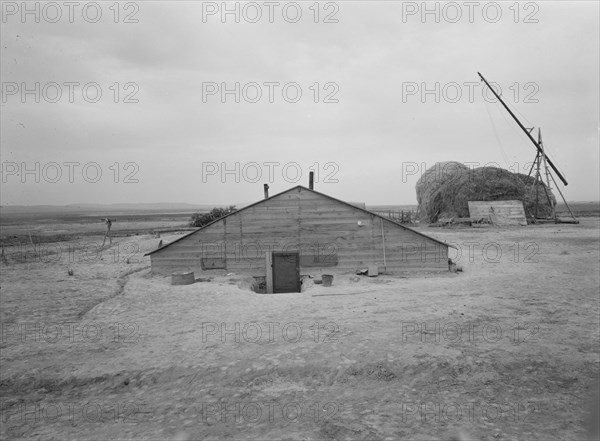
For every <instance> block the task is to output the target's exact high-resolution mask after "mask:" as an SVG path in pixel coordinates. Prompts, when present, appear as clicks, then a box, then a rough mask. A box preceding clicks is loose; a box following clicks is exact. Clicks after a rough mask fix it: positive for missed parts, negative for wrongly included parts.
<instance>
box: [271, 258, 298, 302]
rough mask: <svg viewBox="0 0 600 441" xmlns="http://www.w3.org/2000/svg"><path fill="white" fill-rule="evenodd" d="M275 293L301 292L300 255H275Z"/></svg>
mask: <svg viewBox="0 0 600 441" xmlns="http://www.w3.org/2000/svg"><path fill="white" fill-rule="evenodd" d="M273 292H274V293H282V292H300V254H299V253H273Z"/></svg>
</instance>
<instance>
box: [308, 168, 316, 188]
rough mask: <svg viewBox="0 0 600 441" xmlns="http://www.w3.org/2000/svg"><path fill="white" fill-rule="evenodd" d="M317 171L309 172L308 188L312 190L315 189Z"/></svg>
mask: <svg viewBox="0 0 600 441" xmlns="http://www.w3.org/2000/svg"><path fill="white" fill-rule="evenodd" d="M314 182H315V172H310V173H309V174H308V188H310V189H311V190H314V187H315V184H314Z"/></svg>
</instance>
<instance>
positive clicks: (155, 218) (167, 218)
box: [0, 211, 194, 246]
mask: <svg viewBox="0 0 600 441" xmlns="http://www.w3.org/2000/svg"><path fill="white" fill-rule="evenodd" d="M192 213H194V211H190V212H173V213H170V212H156V211H153V212H129V213H127V212H124V211H120V212H112V213H102V214H100V213H83V214H82V213H68V212H66V213H43V214H39V213H37V214H36V213H26V214H24V213H11V214H7V215H5V214H2V216H1V217H0V244H1V245H3V246H4V245H8V244H15V243H19V242H24V241H26V242H28V241H29V240H30V239H29V235H30V234H31V237H32V239H31V240H32V241H33V242H35V243H40V242H43V243H47V242H54V241H60V240H69V239H75V238H77V237H83V236H93V235H103V234H104V232H105V231H106V226H105V224H104V222H103V218H105V217H109V218H110V219H113V220H114V223H113V225H112V230H111V235H112V236H113V237H123V236H132V235H141V234H148V233H150V234H154V233H165V232H171V231H182V230H186V229H190V227H189V226H188V222H189V220H190V217H191V215H192Z"/></svg>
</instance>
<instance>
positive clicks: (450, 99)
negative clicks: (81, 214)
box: [1, 1, 600, 205]
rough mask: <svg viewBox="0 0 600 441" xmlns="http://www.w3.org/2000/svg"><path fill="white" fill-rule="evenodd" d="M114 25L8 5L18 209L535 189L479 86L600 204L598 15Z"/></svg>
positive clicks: (532, 7) (186, 13) (386, 15)
mask: <svg viewBox="0 0 600 441" xmlns="http://www.w3.org/2000/svg"><path fill="white" fill-rule="evenodd" d="M96 5H97V6H98V7H97V6H96ZM118 6H119V7H115V6H114V3H113V2H99V3H96V4H94V3H89V2H79V3H78V4H76V5H74V6H72V8H73V9H70V7H69V5H65V4H64V3H63V2H57V3H53V4H47V3H35V2H30V3H27V8H28V9H29V10H30V11H33V12H30V13H25V14H24V12H26V11H23V8H22V3H21V2H3V3H2V14H3V15H2V31H1V38H2V46H1V50H2V66H1V68H2V72H1V73H2V88H3V93H2V104H1V105H2V107H1V113H2V116H1V124H2V126H1V154H2V190H1V198H2V204H3V205H29V204H70V203H80V202H88V203H123V202H125V203H127V202H189V203H198V204H215V205H218V204H221V205H223V204H229V203H241V202H253V201H255V200H258V199H260V198H262V195H263V189H262V187H263V184H264V183H269V185H270V188H271V189H270V192H271V194H275V193H278V192H280V191H284V190H286V189H288V188H290V187H292V186H294V185H297V184H302V185H305V186H308V173H309V171H310V170H314V171H317V172H318V174H317V179H316V180H317V183H316V184H315V188H316V189H317V190H319V191H322V192H324V193H327V194H330V195H332V196H334V197H337V198H340V199H343V200H348V201H362V202H366V203H367V204H371V205H374V204H411V203H416V196H415V190H414V186H415V183H416V181H417V179H418V177H419V173H420V172H421V171H424V169H425V168H427V167H429V166H431V165H433V164H434V163H435V162H438V161H448V160H454V161H460V162H470V163H474V165H476V164H480V165H485V164H489V163H495V164H498V165H499V166H501V167H503V168H509V167H511V168H512V169H513V171H521V172H522V171H523V170H525V173H527V172H528V164H527V163H530V162H531V161H532V160H533V158H534V157H535V147H534V146H533V145H532V144H531V142H530V141H529V140H528V139H527V137H526V136H525V135H524V134H523V133H522V132H521V131H520V129H519V128H518V126H517V125H516V123H515V122H514V121H512V120H511V119H510V116H509V115H508V113H507V112H506V111H505V110H504V109H503V108H501V106H500V104H498V103H497V102H493V101H495V100H492V99H491V98H492V95H491V94H488V95H484V94H483V89H484V88H483V87H482V84H481V83H480V80H479V77H478V75H477V72H478V71H479V72H481V73H482V74H483V75H484V76H485V77H486V79H487V80H488V81H493V82H495V83H497V84H498V85H499V87H500V88H501V89H502V96H503V98H504V99H505V100H506V101H507V102H508V103H509V105H510V106H511V107H512V108H513V109H515V110H516V111H517V112H518V113H517V115H518V116H519V118H522V120H523V123H524V124H525V125H526V126H527V127H535V128H536V129H535V130H536V132H534V133H536V136H537V128H538V127H541V128H542V134H543V139H544V145H545V147H546V148H547V152H548V154H549V156H550V157H551V159H552V160H553V161H554V162H555V163H556V164H557V165H558V166H559V168H560V170H561V171H562V172H563V174H564V176H565V177H566V179H567V181H568V182H569V185H568V186H567V187H566V188H564V193H565V196H566V197H567V199H568V200H598V199H600V195H599V192H600V183H599V167H600V166H599V164H600V158H599V139H598V134H599V64H600V63H599V55H598V54H599V53H600V48H599V7H598V2H596V1H587V2H566V1H565V2H559V1H552V2H545V1H542V2H521V3H519V4H517V5H516V6H515V3H514V2H500V3H494V2H475V4H472V6H470V5H469V2H466V3H465V2H456V3H451V4H448V3H444V2H429V3H427V8H428V9H429V10H430V12H429V13H428V14H425V15H423V14H422V13H423V10H422V9H423V8H422V3H421V2H416V3H415V2H391V1H387V2H383V1H382V2H377V1H369V2H366V1H365V2H359V1H352V2H344V1H338V2H328V3H327V2H320V3H319V4H315V3H314V2H312V1H311V2H299V3H293V2H273V3H271V4H269V3H268V2H266V3H265V2H256V3H252V4H246V3H243V2H231V3H228V4H227V7H228V9H230V10H231V11H235V9H236V8H237V9H238V11H239V17H237V19H238V20H239V23H237V22H236V15H235V12H234V13H230V14H226V15H223V14H222V12H223V11H222V4H221V2H216V3H214V2H158V1H155V2H129V3H125V2H123V3H120V4H119V5H118ZM436 9H437V11H436ZM38 12H39V13H38ZM300 12H301V14H302V15H301V16H299V13H300ZM99 14H101V16H100V17H99ZM36 21H39V22H36ZM315 21H317V23H315ZM115 22H116V23H115ZM115 83H118V84H115ZM236 83H239V88H238V91H239V93H238V92H236ZM265 83H266V84H265ZM315 83H317V84H315ZM436 83H437V86H436ZM84 86H85V88H84ZM257 86H259V87H257ZM436 87H437V92H436ZM36 88H37V89H36ZM224 88H225V89H228V90H229V91H230V93H227V94H225V95H223V94H222V91H223V89H224ZM424 89H426V90H428V91H429V93H427V94H425V95H423V94H422V92H423V91H424ZM27 91H29V92H27ZM71 92H72V96H70V95H71ZM98 92H101V96H96V95H97V93H98ZM258 92H260V93H261V95H260V96H259V95H258V94H257V93H258ZM298 92H301V96H300V95H298ZM270 95H271V96H270ZM486 97H487V98H489V99H486ZM36 101H39V102H36ZM115 101H117V102H115ZM236 101H239V102H236ZM270 101H272V102H270ZM315 101H317V102H315ZM436 101H439V102H436ZM488 101H489V102H488ZM24 168H25V169H27V170H29V172H28V173H26V174H23V171H24V170H23V169H24ZM224 169H226V170H224ZM227 170H229V173H223V172H226V171H227ZM100 173H101V175H100ZM259 173H260V174H261V175H260V176H258V174H259ZM270 174H271V176H270ZM23 181H24V182H23ZM36 181H38V182H36ZM236 181H238V182H236Z"/></svg>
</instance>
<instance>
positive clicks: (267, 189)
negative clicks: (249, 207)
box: [263, 184, 269, 199]
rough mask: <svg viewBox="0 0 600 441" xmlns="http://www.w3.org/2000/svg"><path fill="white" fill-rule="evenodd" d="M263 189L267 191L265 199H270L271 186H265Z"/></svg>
mask: <svg viewBox="0 0 600 441" xmlns="http://www.w3.org/2000/svg"><path fill="white" fill-rule="evenodd" d="M263 187H264V190H265V199H268V198H269V184H265V185H264V186H263Z"/></svg>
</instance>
